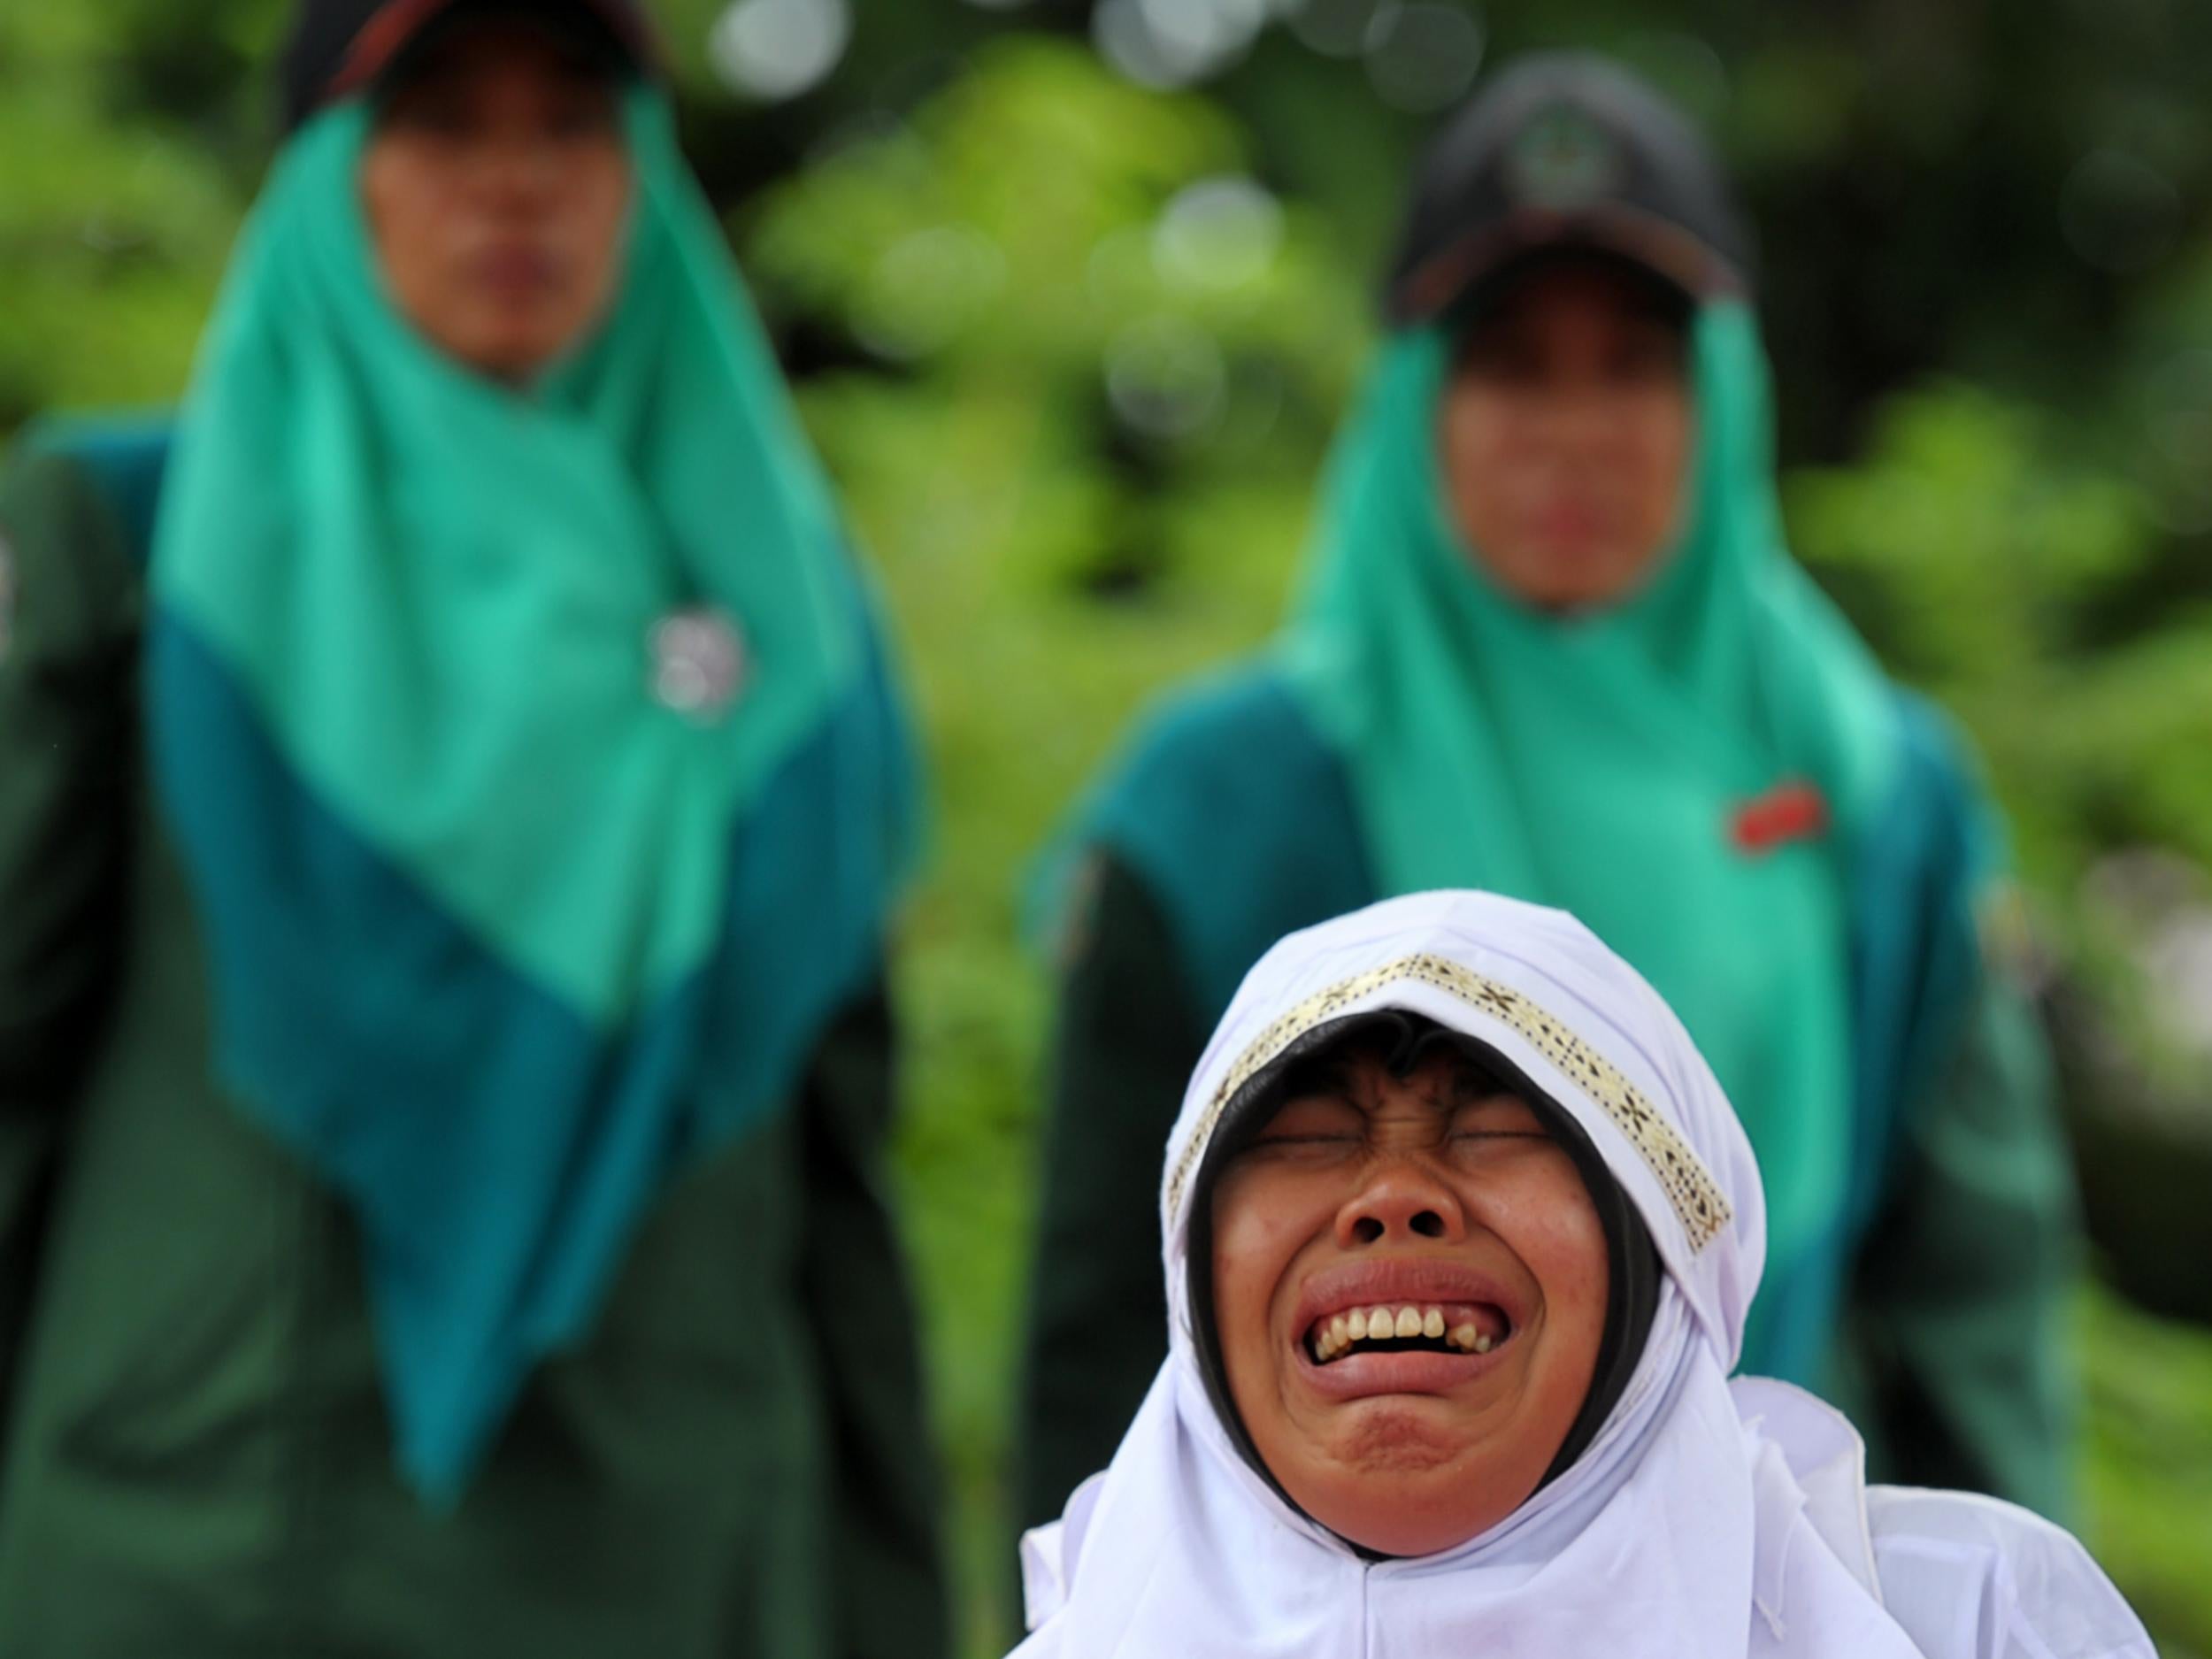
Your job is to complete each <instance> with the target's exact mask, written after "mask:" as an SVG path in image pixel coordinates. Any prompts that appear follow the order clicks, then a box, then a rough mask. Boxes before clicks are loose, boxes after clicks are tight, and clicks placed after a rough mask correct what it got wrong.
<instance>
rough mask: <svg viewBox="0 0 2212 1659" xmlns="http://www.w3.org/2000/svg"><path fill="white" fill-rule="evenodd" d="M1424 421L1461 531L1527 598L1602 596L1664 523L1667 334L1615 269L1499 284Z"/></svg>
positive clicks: (1675, 466) (1676, 405)
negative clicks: (1433, 424) (1502, 288)
mask: <svg viewBox="0 0 2212 1659" xmlns="http://www.w3.org/2000/svg"><path fill="white" fill-rule="evenodd" d="M1438 426H1439V434H1438V435H1439V443H1440V449H1441V454H1442V458H1443V463H1444V474H1445V480H1446V483H1447V486H1448V493H1449V495H1450V498H1451V508H1452V513H1453V517H1454V519H1455V523H1456V524H1457V526H1458V527H1459V530H1460V532H1461V534H1463V536H1464V537H1465V538H1466V540H1467V541H1468V542H1469V543H1470V544H1471V546H1473V547H1474V548H1475V549H1477V557H1479V558H1480V560H1481V561H1482V564H1483V565H1484V567H1485V568H1486V570H1487V571H1488V572H1490V574H1491V576H1492V577H1493V578H1494V580H1496V581H1497V582H1498V583H1499V584H1500V585H1501V586H1502V587H1503V588H1505V589H1506V590H1507V591H1508V592H1509V593H1511V594H1513V595H1515V596H1517V597H1518V598H1520V599H1522V600H1523V601H1525V602H1526V603H1529V604H1532V605H1535V606H1538V607H1540V608H1541V609H1544V610H1553V611H1566V610H1582V609H1587V608H1591V607H1595V606H1603V605H1609V604H1615V603H1619V602H1620V601H1622V600H1624V599H1625V598H1627V597H1628V596H1629V595H1631V594H1632V593H1633V592H1635V590H1636V589H1637V588H1639V587H1640V586H1641V585H1642V583H1643V582H1644V580H1646V579H1647V577H1648V576H1649V575H1650V574H1651V573H1652V572H1653V571H1654V570H1655V567H1656V566H1657V565H1658V564H1659V562H1660V560H1661V558H1662V557H1663V555H1664V554H1665V552H1666V550H1667V549H1668V547H1669V545H1670V544H1671V542H1672V541H1673V540H1674V538H1675V535H1676V534H1677V532H1678V526H1679V523H1680V519H1681V510H1682V495H1683V489H1684V480H1685V477H1686V472H1687V470H1688V465H1689V459H1690V450H1691V446H1692V443H1693V442H1694V436H1695V419H1694V414H1693V412H1692V409H1691V399H1690V396H1689V391H1688V388H1687V386H1686V382H1685V380H1684V373H1683V342H1682V335H1681V331H1680V330H1679V328H1678V327H1677V326H1675V325H1674V324H1673V323H1672V322H1671V321H1670V320H1669V319H1666V318H1665V317H1663V316H1662V315H1659V314H1657V313H1656V311H1655V309H1654V308H1653V307H1652V305H1651V304H1650V303H1648V300H1647V296H1645V294H1644V292H1643V291H1642V290H1641V289H1640V288H1639V286H1638V284H1637V283H1636V282H1635V281H1634V280H1632V278H1630V277H1628V276H1627V275H1625V274H1624V273H1620V272H1617V271H1614V270H1611V269H1609V268H1607V267H1605V266H1603V265H1595V264H1593V265H1578V264H1568V265H1550V266H1548V267H1540V268H1539V269H1538V270H1537V271H1536V272H1534V273H1531V274H1530V275H1528V276H1527V277H1525V279H1524V280H1521V281H1519V282H1518V283H1517V284H1515V285H1514V286H1513V287H1512V288H1509V290H1508V291H1507V292H1506V293H1505V294H1503V295H1502V296H1500V298H1499V300H1498V302H1497V303H1495V304H1494V305H1492V306H1491V307H1489V308H1488V309H1487V310H1486V311H1485V312H1484V313H1483V314H1482V316H1481V317H1480V318H1479V319H1477V320H1476V321H1475V322H1474V323H1473V324H1472V325H1471V326H1470V327H1469V329H1468V331H1467V333H1466V334H1465V335H1464V336H1463V338H1462V340H1461V342H1460V345H1459V350H1458V354H1457V361H1456V362H1455V365H1454V367H1453V372H1452V378H1451V381H1450V384H1449V386H1448V388H1447V390H1446V392H1445V396H1444V399H1443V403H1442V407H1441V408H1440V411H1439V415H1438Z"/></svg>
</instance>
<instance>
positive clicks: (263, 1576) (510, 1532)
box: [0, 0, 944, 1659]
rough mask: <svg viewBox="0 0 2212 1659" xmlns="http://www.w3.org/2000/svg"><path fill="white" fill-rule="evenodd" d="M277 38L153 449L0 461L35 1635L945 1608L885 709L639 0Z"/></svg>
mask: <svg viewBox="0 0 2212 1659" xmlns="http://www.w3.org/2000/svg"><path fill="white" fill-rule="evenodd" d="M285 90H286V95H287V101H288V113H289V115H290V117H291V119H292V121H293V123H294V128H295V130H294V131H293V133H292V134H291V136H290V138H289V141H288V143H287V145H286V147H285V149H284V151H283V153H282V155H281V156H280V158H279V160H278V162H277V164H276V166H275V168H274V170H273V173H271V175H270V178H269V180H268V183H267V185H266V187H265V190H264V192H263V194H262V197H261V200H260V202H259V203H258V204H257V208H256V210H255V212H254V214H253V218H252V220H251V222H250V225H249V227H248V228H247V230H246V232H245V234H244V235H243V237H242V240H241V242H240V244H239V249H238V251H237V254H236V256H235V258H234V263H233V267H232V270H231V273H230V276H229V279H228V281H227V287H226V290H225V293H224V296H223V300H222V303H221V306H220V309H219V312H218V314H217V316H216V319H215V320H214V323H213V326H212V327H211V330H210V332H209V334H208V337H207V340H206V342H204V347H203V350H202V355H201V361H200V365H199V369H198V373H197V375H196V381H195V384H194V387H193V389H192V392H191V395H190V397H189V399H188V403H187V404H186V406H185V408H184V410H183V412H182V414H181V416H180V419H179V420H178V422H177V424H176V427H175V431H174V434H173V446H172V445H171V442H170V437H169V434H166V433H165V432H161V431H158V430H141V431H137V432H133V433H119V432H117V431H114V430H111V429H101V430H85V429H80V430H76V431H67V430H58V429H57V430H53V431H50V432H48V433H46V434H43V435H42V436H37V437H35V438H33V439H31V440H29V441H27V442H26V443H25V444H24V445H22V446H20V447H19V453H18V455H17V457H16V459H15V462H14V464H13V465H12V468H11V471H10V473H9V475H8V478H7V480H6V484H5V491H4V495H0V534H4V537H5V540H6V542H7V544H8V546H9V547H10V548H11V549H12V554H11V565H12V579H11V581H10V584H9V586H10V589H11V594H12V598H11V601H10V611H11V614H10V616H9V618H8V632H7V635H6V643H5V645H4V647H0V917H4V918H5V921H4V927H0V1250H4V1256H0V1265H4V1282H0V1288H4V1293H5V1297H4V1303H0V1309H4V1314H5V1320H4V1324H0V1352H4V1355H5V1357H6V1359H7V1362H8V1363H7V1364H6V1367H5V1373H4V1374H5V1378H6V1393H7V1399H6V1406H7V1416H6V1432H5V1438H4V1441H0V1652H6V1653H10V1654H23V1655H42V1654H52V1655H62V1654H67V1655H73V1656H79V1659H96V1656H98V1655H132V1656H133V1659H136V1656H137V1655H146V1654H156V1653H157V1654H160V1655H164V1659H199V1656H202V1655H204V1656H206V1659H217V1656H218V1655H223V1656H227V1655H245V1654H263V1653H266V1654H287V1655H290V1654H306V1653H332V1654H335V1653H346V1654H357V1655H365V1656H368V1655H422V1654H431V1653H459V1652H467V1653H470V1654H474V1655H503V1654H514V1655H524V1654H527V1655H559V1654H578V1655H610V1654H637V1655H646V1654H650V1655H656V1659H733V1656H735V1655H776V1659H786V1656H787V1655H825V1656H827V1655H839V1656H843V1655H892V1654H897V1655H902V1659H904V1656H906V1655H931V1654H934V1653H937V1652H940V1651H941V1642H942V1636H941V1631H942V1628H943V1624H944V1620H943V1608H942V1605H941V1591H940V1587H939V1584H938V1578H937V1563H936V1549H935V1540H934V1534H933V1475H932V1471H931V1465H930V1459H929V1456H928V1454H927V1451H926V1441H925V1431H924V1425H923V1421H922V1415H921V1412H920V1410H919V1409H918V1386H917V1378H916V1366H915V1356H914V1344H913V1333H912V1325H911V1318H910V1311H909V1309H908V1305H907V1302H906V1295H905V1291H904V1287H903V1281H902V1268H901V1264H900V1261H899V1257H898V1253H897V1250H896V1248H895V1240H894V1236H893V1232H892V1228H891V1225H890V1221H889V1217H887V1213H886V1211H885V1209H884V1206H883V1203H882V1200H881V1195H880V1190H879V1187H880V1181H879V1176H880V1171H879V1163H880V1152H881V1145H882V1141H883V1137H884V1133H885V1130H886V1127H887V1116H888V1111H889V1105H890V1097H891V1087H892V1085H891V1055H890V1042H891V1033H890V1027H889V1020H888V1015H887V1009H886V1006H885V1003H884V1001H883V996H882V992H881V952H882V949H883V944H884V937H883V935H884V930H885V926H886V918H887V907H888V905H889V903H890V902H891V899H892V896H893V891H894V888H895V884H896V882H897V880H898V879H899V877H900V875H901V872H902V865H903V864H904V861H905V855H906V849H907V845H908V841H909V839H910V830H911V827H912V813H911V803H912V797H913V793H914V787H915V779H914V776H913V773H912V771H911V756H910V749H909V744H908V735H907V732H906V729H905V726H904V723H903V718H902V713H901V710H900V708H899V706H898V703H897V701H896V698H895V695H894V691H893V688H892V685H891V681H890V680H889V677H888V674H887V664H886V662H885V659H884V657H883V653H882V649H881V645H880V642H879V640H878V638H877V634H876V630H875V627H874V626H873V624H872V618H871V613H870V603H869V598H868V595H867V593H866V590H865V584H864V580H863V579H862V576H861V573H860V572H859V570H858V569H857V567H856V565H855V563H854V561H853V559H852V557H851V555H850V553H849V549H847V547H846V546H845V544H844V542H843V541H842V539H841V534H840V527H839V523H838V518H837V514H836V511H835V508H834V506H833V502H832V499H831V496H830V493H829V490H828V487H827V484H826V480H825V478H824V477H823V475H822V473H821V472H820V470H819V468H818V465H817V463H816V461H815V459H814V457H812V455H811V454H810V451H809V450H808V449H807V447H806V444H805V442H804V440H803V436H802V434H801V433H800V431H799V429H798V426H797V425H796V422H795V418H794V416H793V412H792V411H791V409H790V407H789V404H788V402H787V396H786V394H785V391H784V388H783V386H782V384H781V382H780V379H779V377H778V374H777V373H776V369H775V365H774V362H773V359H772V357H771V355H770V354H769V351H768V349H767V348H766V345H765V342H764V339H763V337H762V335H761V332H760V330H759V327H758V326H757V322H756V321H755V319H754V318H753V317H752V315H751V313H750V311H749V306H748V303H747V301H746V299H745V297H744V295H743V291H742V288H741V285H740V283H739V281H738V280H737V276H736V273H735V272H734V271H733V268H732V267H731V265H730V263H729V261H728V258H727V256H726V250H724V248H723V246H722V244H721V242H720V241H719V237H718V232H717V230H716V227H715V226H714V223H713V220H712V219H711V217H710V213H709V211H708V210H707V208H706V206H705V204H704V203H703V201H702V199H701V198H700V196H698V194H697V191H696V188H695V185H694V183H693V182H692V180H691V179H690V177H689V175H688V173H687V171H686V169H685V166H684V164H683V162H682V159H681V157H680V153H679V151H678V149H677V146H676V142H675V138H674V134H673V131H672V121H671V119H670V111H669V108H668V104H667V99H666V97H665V95H664V92H663V91H662V90H661V89H660V88H659V87H658V86H657V84H656V83H655V81H654V77H653V70H652V65H651V58H650V47H649V41H648V35H647V26H646V23H645V19H643V18H642V16H641V15H640V13H639V12H637V11H636V10H635V9H634V5H632V4H627V3H626V0H566V3H565V4H563V3H558V0H540V3H537V4H520V3H518V0H490V3H485V0H428V3H424V0H393V3H392V4H370V3H369V0H311V4H307V5H306V6H305V7H304V9H303V13H302V15H301V17H300V19H299V22H298V26H297V29H296V35H295V39H294V42H293V46H292V49H291V50H290V53H289V55H288V58H287V62H286V88H285ZM172 448H173V453H172ZM149 553H150V562H149V561H148V555H149ZM141 710H143V718H141ZM833 1576H834V1578H836V1579H838V1580H840V1581H850V1580H852V1579H854V1578H858V1579H860V1580H862V1581H864V1582H865V1583H867V1584H868V1585H869V1586H870V1594H868V1595H867V1596H865V1597H853V1596H850V1595H844V1596H838V1595H833V1593H832V1587H831V1586H832V1580H833Z"/></svg>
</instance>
